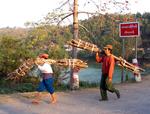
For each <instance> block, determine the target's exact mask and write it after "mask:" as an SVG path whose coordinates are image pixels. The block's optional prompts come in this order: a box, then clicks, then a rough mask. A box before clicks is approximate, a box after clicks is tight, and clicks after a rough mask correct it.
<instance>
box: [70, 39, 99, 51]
mask: <svg viewBox="0 0 150 114" xmlns="http://www.w3.org/2000/svg"><path fill="white" fill-rule="evenodd" d="M67 43H68V44H69V45H71V46H74V47H77V48H81V49H84V50H88V51H92V52H97V51H99V48H98V47H97V46H96V45H95V44H92V43H89V42H85V41H83V40H81V39H72V40H71V41H68V42H67Z"/></svg>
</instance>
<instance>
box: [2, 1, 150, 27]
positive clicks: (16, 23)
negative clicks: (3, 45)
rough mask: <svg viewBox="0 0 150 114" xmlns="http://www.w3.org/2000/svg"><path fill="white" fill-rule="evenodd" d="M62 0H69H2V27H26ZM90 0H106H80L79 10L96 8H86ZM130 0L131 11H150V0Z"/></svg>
mask: <svg viewBox="0 0 150 114" xmlns="http://www.w3.org/2000/svg"><path fill="white" fill-rule="evenodd" d="M62 1H63V2H65V1H67V0H0V28H3V27H25V26H24V23H26V22H28V21H29V22H36V21H38V20H40V19H42V18H43V17H45V16H46V15H47V14H48V12H51V11H52V10H53V9H56V8H58V7H59V6H60V4H61V3H62ZM70 1H71V0H70ZM72 1H73V0H72ZM88 1H89V2H90V3H91V1H97V2H99V1H104V0H78V4H79V6H80V8H79V10H83V9H84V11H85V10H86V11H87V10H88V11H92V10H94V8H93V7H94V6H88V7H86V8H87V9H85V8H84V7H85V3H89V2H88ZM105 1H108V0H105ZM116 1H117V0H116ZM118 1H119V0H118ZM120 1H121V0H120ZM129 1H131V3H132V4H130V7H131V9H130V11H131V12H133V13H135V12H141V13H144V12H150V7H149V0H129ZM91 4H92V3H91ZM66 7H67V6H66ZM64 10H65V9H64Z"/></svg>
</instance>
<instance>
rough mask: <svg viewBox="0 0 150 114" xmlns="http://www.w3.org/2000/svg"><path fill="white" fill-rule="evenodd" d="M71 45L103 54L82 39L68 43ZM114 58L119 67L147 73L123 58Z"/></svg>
mask: <svg viewBox="0 0 150 114" xmlns="http://www.w3.org/2000/svg"><path fill="white" fill-rule="evenodd" d="M68 44H69V45H71V46H74V47H77V48H81V49H85V50H88V51H92V52H101V50H100V49H99V48H98V47H97V46H96V45H94V44H92V43H89V42H86V41H83V40H81V39H73V40H71V41H69V42H68ZM113 56H114V58H115V59H116V61H118V62H119V64H118V65H119V66H121V67H124V68H126V69H128V70H130V71H132V72H133V73H137V74H138V73H140V72H143V71H145V70H144V69H142V68H140V67H137V66H135V65H133V64H131V63H129V62H127V61H126V60H124V59H123V58H121V57H116V56H115V55H113Z"/></svg>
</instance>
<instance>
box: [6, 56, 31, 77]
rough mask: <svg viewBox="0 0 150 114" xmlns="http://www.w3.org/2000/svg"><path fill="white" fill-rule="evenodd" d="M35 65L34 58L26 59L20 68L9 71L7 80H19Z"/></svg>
mask: <svg viewBox="0 0 150 114" xmlns="http://www.w3.org/2000/svg"><path fill="white" fill-rule="evenodd" d="M33 65H34V59H28V60H25V61H24V62H23V63H22V64H21V65H20V66H19V68H17V69H16V70H15V71H13V72H11V73H9V74H8V75H7V76H8V77H7V80H19V79H20V78H22V77H23V76H24V75H25V74H26V73H27V72H28V71H29V70H30V69H31V68H32V67H33Z"/></svg>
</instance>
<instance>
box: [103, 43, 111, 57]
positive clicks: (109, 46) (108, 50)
mask: <svg viewBox="0 0 150 114" xmlns="http://www.w3.org/2000/svg"><path fill="white" fill-rule="evenodd" d="M112 49H113V46H112V45H109V44H108V45H106V46H105V47H104V48H103V50H104V52H105V54H106V55H107V54H109V53H112Z"/></svg>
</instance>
